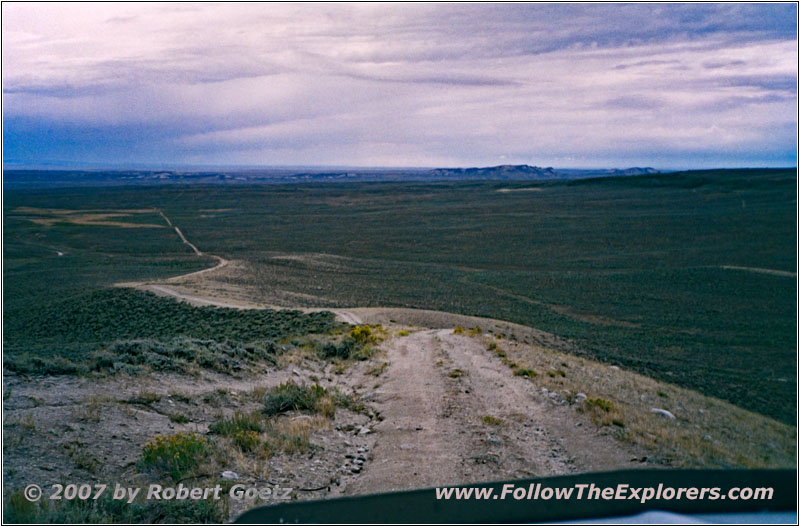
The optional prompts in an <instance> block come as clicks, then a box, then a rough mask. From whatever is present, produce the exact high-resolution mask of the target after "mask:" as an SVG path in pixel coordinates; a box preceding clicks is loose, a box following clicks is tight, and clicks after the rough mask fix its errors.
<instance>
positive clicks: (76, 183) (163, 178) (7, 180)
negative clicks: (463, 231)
mask: <svg viewBox="0 0 800 527" xmlns="http://www.w3.org/2000/svg"><path fill="white" fill-rule="evenodd" d="M658 173H659V172H658V171H657V170H655V169H653V168H650V167H644V168H642V167H633V168H625V169H616V168H611V169H555V168H553V167H546V168H542V167H537V166H531V165H498V166H492V167H471V168H433V169H428V168H392V169H387V168H385V169H376V168H360V169H359V168H352V169H347V170H340V171H338V170H334V171H332V170H330V169H319V170H313V169H312V170H308V169H306V170H305V171H300V170H296V169H292V168H290V167H287V168H280V169H278V168H264V169H248V170H244V169H239V170H236V169H232V170H219V171H214V170H204V171H191V170H187V171H183V170H4V173H3V185H4V186H5V187H7V188H48V187H102V186H118V185H164V184H184V185H191V184H248V183H256V184H258V183H261V184H266V183H325V182H328V183H335V182H364V181H461V180H465V181H469V180H472V181H482V180H487V181H488V180H496V181H543V180H558V179H585V178H594V177H613V176H639V175H647V174H658Z"/></svg>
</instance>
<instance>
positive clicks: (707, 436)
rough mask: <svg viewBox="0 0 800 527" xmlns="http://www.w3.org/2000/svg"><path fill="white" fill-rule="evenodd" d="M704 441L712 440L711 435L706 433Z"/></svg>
mask: <svg viewBox="0 0 800 527" xmlns="http://www.w3.org/2000/svg"><path fill="white" fill-rule="evenodd" d="M703 441H711V436H710V435H708V434H706V435H704V436H703Z"/></svg>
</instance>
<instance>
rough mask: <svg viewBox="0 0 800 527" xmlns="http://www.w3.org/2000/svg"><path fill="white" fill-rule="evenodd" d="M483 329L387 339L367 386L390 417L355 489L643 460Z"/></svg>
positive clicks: (428, 484) (501, 477)
mask: <svg viewBox="0 0 800 527" xmlns="http://www.w3.org/2000/svg"><path fill="white" fill-rule="evenodd" d="M481 344H482V342H481V340H480V339H473V338H470V337H466V336H463V335H455V334H453V332H452V331H451V330H447V329H442V330H424V331H418V332H415V333H412V334H411V335H409V336H407V337H400V338H396V339H393V340H391V341H389V342H387V343H385V344H384V346H383V349H384V350H386V359H387V360H388V362H389V366H388V368H387V369H386V371H385V373H384V374H383V375H381V377H380V379H381V380H382V383H381V385H380V387H379V388H377V389H376V390H374V391H373V392H372V393H370V394H369V397H368V398H369V401H370V403H371V405H372V406H373V408H374V409H375V410H376V411H377V412H378V413H379V414H380V415H381V416H382V417H383V418H384V420H383V421H382V422H380V423H379V424H378V425H376V426H375V427H374V429H373V431H374V433H375V436H376V440H375V446H374V449H373V451H372V453H371V461H370V463H369V464H368V465H367V468H366V470H365V471H364V474H363V476H362V477H361V478H358V479H356V480H354V481H353V482H352V483H351V484H350V485H349V486H348V488H347V490H346V493H347V494H363V493H371V492H384V491H392V490H402V489H413V488H421V487H432V486H441V485H456V484H464V483H472V482H481V481H496V480H507V479H518V478H525V477H533V476H548V475H554V474H565V473H570V472H576V471H577V472H585V471H592V470H602V469H619V468H623V467H638V466H642V463H640V462H639V461H632V459H639V458H641V457H642V452H641V451H640V450H637V449H635V448H633V447H631V446H630V445H625V444H622V443H620V442H619V441H617V440H615V439H614V438H612V437H610V436H608V435H603V434H600V433H598V431H597V430H596V427H594V426H592V425H591V424H589V423H586V422H583V421H581V420H580V419H577V418H576V417H575V415H574V413H572V412H569V413H566V412H564V411H562V409H560V408H559V407H558V406H556V405H554V404H553V403H552V401H551V400H550V399H549V398H547V397H544V396H543V395H542V394H541V392H540V391H539V390H538V389H537V388H536V387H535V386H534V385H533V384H532V383H531V382H530V381H528V380H527V379H523V378H521V377H514V376H513V375H510V372H509V370H508V368H505V367H504V366H503V365H501V364H500V363H499V362H498V361H497V360H496V359H493V358H492V357H491V356H490V355H489V354H488V353H487V352H486V351H485V349H484V348H483V347H482V345H481Z"/></svg>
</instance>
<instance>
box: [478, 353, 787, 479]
mask: <svg viewBox="0 0 800 527" xmlns="http://www.w3.org/2000/svg"><path fill="white" fill-rule="evenodd" d="M487 343H490V341H489V340H488V339H487ZM503 345H504V348H505V349H506V350H507V351H506V353H507V354H508V358H501V360H502V361H503V363H505V364H506V365H508V366H510V367H513V368H516V369H517V370H518V371H519V370H528V371H532V372H536V371H539V372H545V373H547V375H538V376H537V375H531V376H530V377H529V378H530V380H531V382H533V383H535V384H536V385H537V386H543V387H546V388H547V389H549V390H551V391H555V392H558V393H560V394H561V395H563V396H564V398H565V399H566V400H568V401H569V402H570V404H571V405H572V406H573V407H574V408H575V409H576V411H578V412H581V413H583V414H585V415H587V416H588V417H589V418H590V419H591V420H592V422H594V423H595V424H597V425H598V426H603V427H611V429H613V430H614V432H615V435H617V437H619V438H620V439H622V440H625V441H629V442H631V443H633V444H637V445H641V446H643V447H645V448H647V449H648V450H651V451H653V452H655V453H656V456H657V457H658V458H659V459H660V460H661V461H663V462H664V463H667V464H669V465H672V466H678V467H722V468H733V467H744V468H756V467H758V468H767V467H791V468H794V467H796V461H795V459H796V452H797V451H796V437H797V430H796V428H795V427H792V426H788V425H785V424H783V423H780V422H778V421H776V420H774V419H771V418H768V417H765V416H763V415H760V414H756V413H754V412H750V411H748V410H744V409H742V408H739V407H738V406H735V405H733V404H730V403H728V402H725V401H722V400H720V399H716V398H713V397H707V396H705V395H702V394H700V393H698V392H695V391H692V390H688V389H685V388H681V387H678V386H675V385H672V384H668V383H664V382H660V381H656V380H653V379H651V378H649V377H645V376H643V375H639V374H637V373H633V372H630V371H626V370H621V369H617V368H614V367H611V366H609V365H606V364H602V363H599V362H595V361H591V360H587V359H583V358H579V357H575V356H572V355H567V354H564V353H559V352H554V351H550V350H545V349H542V348H537V347H533V346H524V345H520V344H518V343H516V342H512V341H506V342H504V343H503ZM512 365H513V366H512ZM579 393H583V394H585V395H586V398H585V399H584V398H583V397H576V396H577V394H579ZM653 408H662V409H665V410H668V411H669V412H671V413H672V414H674V415H675V417H676V418H675V419H669V418H667V417H664V416H662V415H659V414H656V413H654V412H653V411H652V409H653Z"/></svg>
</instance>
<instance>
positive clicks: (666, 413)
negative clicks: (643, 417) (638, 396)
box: [650, 408, 675, 419]
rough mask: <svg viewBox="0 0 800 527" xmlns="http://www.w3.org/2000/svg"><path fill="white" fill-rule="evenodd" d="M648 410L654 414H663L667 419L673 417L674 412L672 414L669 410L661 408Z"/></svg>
mask: <svg viewBox="0 0 800 527" xmlns="http://www.w3.org/2000/svg"><path fill="white" fill-rule="evenodd" d="M650 411H651V412H653V413H654V414H658V415H661V416H664V417H666V418H667V419H675V414H673V413H672V412H670V411H669V410H664V409H663V408H650Z"/></svg>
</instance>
